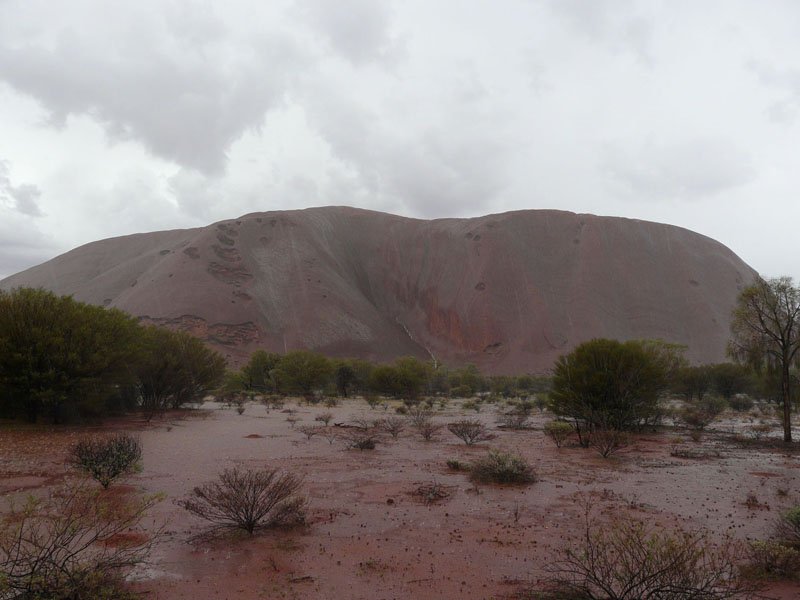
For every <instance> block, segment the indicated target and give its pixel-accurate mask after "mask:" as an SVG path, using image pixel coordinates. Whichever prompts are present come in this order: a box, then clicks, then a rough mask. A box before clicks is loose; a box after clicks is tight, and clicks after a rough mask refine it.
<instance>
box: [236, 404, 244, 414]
mask: <svg viewBox="0 0 800 600" xmlns="http://www.w3.org/2000/svg"><path fill="white" fill-rule="evenodd" d="M236 412H237V413H239V414H240V415H243V414H244V404H237V405H236Z"/></svg>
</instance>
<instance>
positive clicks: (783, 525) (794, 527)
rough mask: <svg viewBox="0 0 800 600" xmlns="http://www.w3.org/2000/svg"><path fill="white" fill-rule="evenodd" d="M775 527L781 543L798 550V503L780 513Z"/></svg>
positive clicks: (799, 514)
mask: <svg viewBox="0 0 800 600" xmlns="http://www.w3.org/2000/svg"><path fill="white" fill-rule="evenodd" d="M775 529H776V531H775V533H776V536H777V538H778V539H779V540H780V541H781V542H782V543H783V544H786V545H788V546H791V547H793V548H796V549H798V550H800V504H799V505H797V506H795V507H794V508H790V509H789V510H787V511H785V512H784V513H783V514H781V516H780V519H778V522H777V524H776V527H775Z"/></svg>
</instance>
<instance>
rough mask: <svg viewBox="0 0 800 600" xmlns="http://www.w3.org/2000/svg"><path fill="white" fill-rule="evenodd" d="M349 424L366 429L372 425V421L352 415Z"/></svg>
mask: <svg viewBox="0 0 800 600" xmlns="http://www.w3.org/2000/svg"><path fill="white" fill-rule="evenodd" d="M350 425H351V426H352V427H355V428H356V429H363V430H365V431H366V430H367V429H370V428H371V427H372V421H370V420H369V419H365V418H364V417H353V418H352V419H350Z"/></svg>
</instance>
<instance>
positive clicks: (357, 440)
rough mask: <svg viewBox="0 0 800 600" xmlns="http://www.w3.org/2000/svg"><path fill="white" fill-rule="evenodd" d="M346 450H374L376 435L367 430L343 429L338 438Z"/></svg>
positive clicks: (376, 440)
mask: <svg viewBox="0 0 800 600" xmlns="http://www.w3.org/2000/svg"><path fill="white" fill-rule="evenodd" d="M339 438H340V439H341V440H343V441H344V445H345V448H346V449H348V450H374V449H375V444H376V443H377V442H378V434H377V433H375V432H374V431H369V430H367V429H359V428H354V429H345V430H344V431H343V432H342V434H341V435H340V436H339Z"/></svg>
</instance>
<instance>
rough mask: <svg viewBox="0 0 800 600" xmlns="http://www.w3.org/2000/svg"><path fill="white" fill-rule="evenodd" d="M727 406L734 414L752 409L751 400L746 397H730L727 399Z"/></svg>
mask: <svg viewBox="0 0 800 600" xmlns="http://www.w3.org/2000/svg"><path fill="white" fill-rule="evenodd" d="M728 406H730V407H731V409H732V410H735V411H736V412H747V411H748V410H750V409H751V408H753V400H752V399H751V398H749V397H748V396H742V395H737V396H731V397H730V398H729V399H728Z"/></svg>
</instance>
